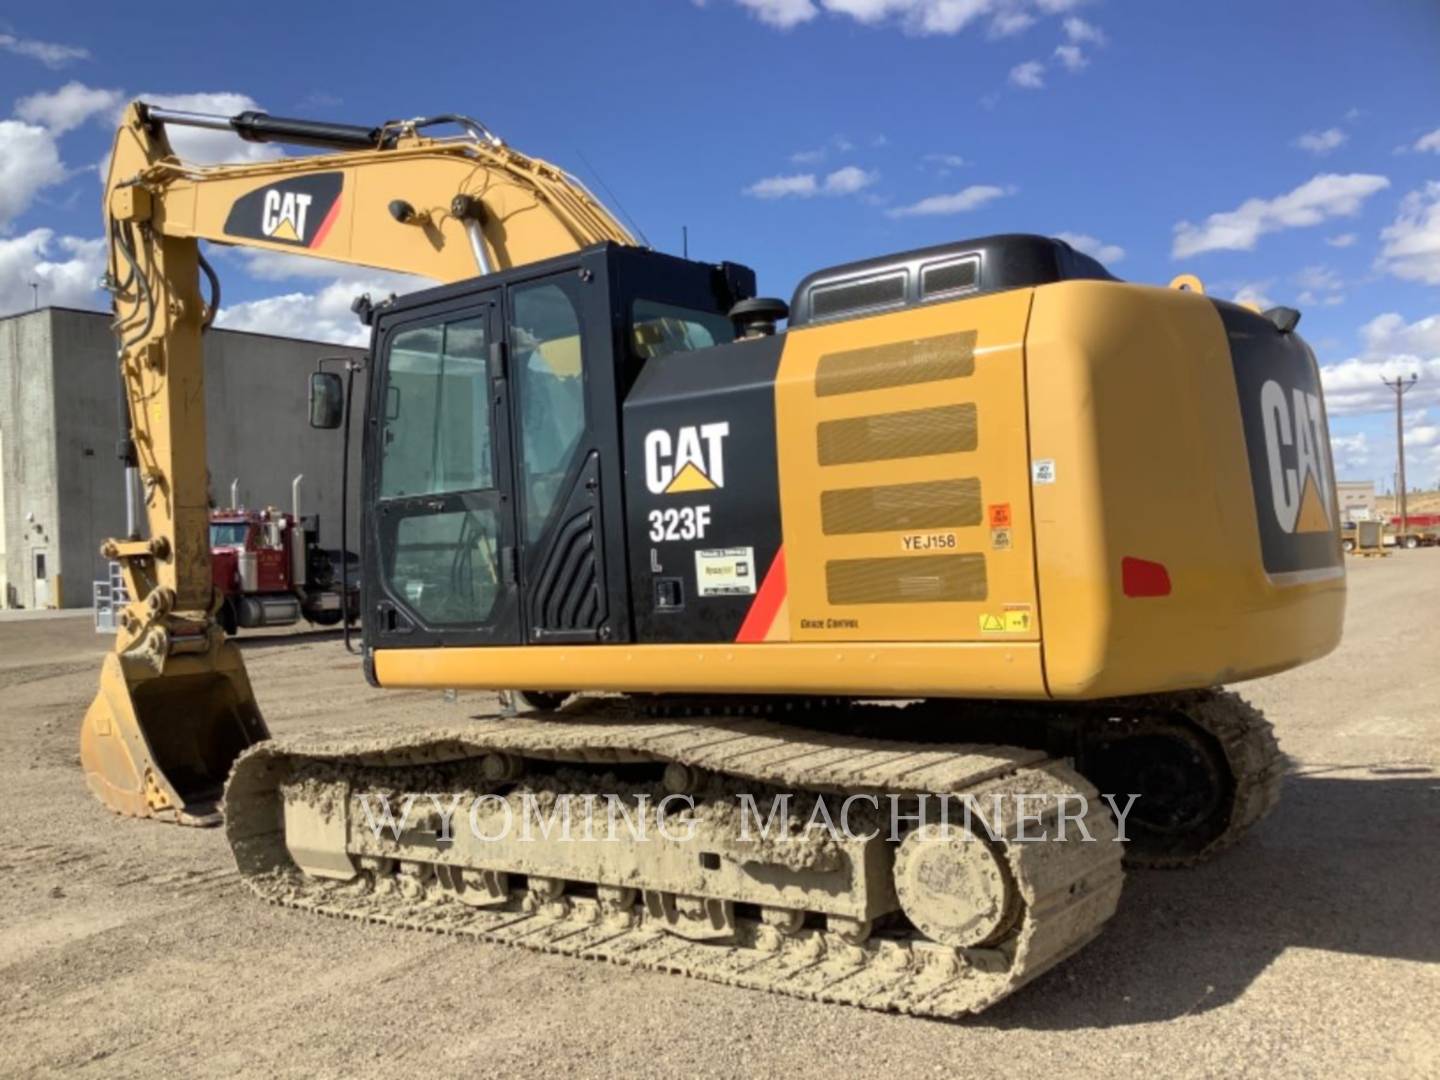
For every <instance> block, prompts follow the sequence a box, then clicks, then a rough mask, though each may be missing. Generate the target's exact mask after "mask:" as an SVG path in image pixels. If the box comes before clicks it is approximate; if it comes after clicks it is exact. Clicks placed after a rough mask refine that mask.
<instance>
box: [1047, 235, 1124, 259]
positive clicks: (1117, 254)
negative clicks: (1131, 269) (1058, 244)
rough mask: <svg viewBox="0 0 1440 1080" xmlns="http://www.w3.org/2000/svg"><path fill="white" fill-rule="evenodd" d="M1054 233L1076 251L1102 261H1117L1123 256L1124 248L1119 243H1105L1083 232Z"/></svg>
mask: <svg viewBox="0 0 1440 1080" xmlns="http://www.w3.org/2000/svg"><path fill="white" fill-rule="evenodd" d="M1055 235H1056V237H1058V238H1059V239H1061V240H1064V241H1065V243H1067V244H1069V245H1070V246H1071V247H1072V248H1074V249H1075V250H1076V251H1083V252H1084V253H1085V254H1086V255H1091V256H1094V257H1095V258H1097V259H1099V260H1100V261H1101V262H1102V263H1118V262H1119V261H1120V260H1121V259H1123V258H1125V249H1124V248H1123V247H1121V246H1120V245H1119V244H1106V243H1103V242H1101V241H1099V240H1096V239H1095V237H1093V236H1087V235H1086V234H1085V233H1073V232H1058V233H1056V234H1055Z"/></svg>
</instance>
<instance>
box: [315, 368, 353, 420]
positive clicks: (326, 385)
mask: <svg viewBox="0 0 1440 1080" xmlns="http://www.w3.org/2000/svg"><path fill="white" fill-rule="evenodd" d="M344 418H345V386H344V383H342V382H341V381H340V376H339V375H337V374H335V372H333V371H314V372H311V374H310V426H311V427H312V428H323V429H324V430H326V431H333V430H335V429H336V428H338V427H339V426H340V421H341V420H343V419H344Z"/></svg>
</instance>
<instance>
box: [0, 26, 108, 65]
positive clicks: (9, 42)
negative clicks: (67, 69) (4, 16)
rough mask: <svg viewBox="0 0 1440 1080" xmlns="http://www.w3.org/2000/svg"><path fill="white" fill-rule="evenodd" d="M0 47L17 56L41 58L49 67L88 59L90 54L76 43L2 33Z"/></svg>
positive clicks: (33, 58) (32, 58) (41, 61)
mask: <svg viewBox="0 0 1440 1080" xmlns="http://www.w3.org/2000/svg"><path fill="white" fill-rule="evenodd" d="M0 49H3V50H4V51H5V52H8V53H14V54H15V55H16V56H25V57H29V58H30V59H31V60H39V61H40V63H42V64H44V65H45V66H46V67H48V68H58V67H64V66H65V65H66V64H68V63H70V61H72V60H86V59H88V58H89V56H90V52H89V50H87V49H81V48H78V47H77V46H74V45H56V44H54V43H53V42H49V41H32V40H30V39H28V38H17V37H16V36H15V35H14V34H0Z"/></svg>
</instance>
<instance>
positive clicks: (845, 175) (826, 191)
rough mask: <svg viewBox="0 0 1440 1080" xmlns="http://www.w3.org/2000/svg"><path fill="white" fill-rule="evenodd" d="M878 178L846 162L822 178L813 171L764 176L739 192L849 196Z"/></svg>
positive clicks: (767, 196) (781, 196)
mask: <svg viewBox="0 0 1440 1080" xmlns="http://www.w3.org/2000/svg"><path fill="white" fill-rule="evenodd" d="M879 178H880V174H879V173H875V172H866V171H865V170H864V169H861V168H859V167H858V166H855V165H846V166H845V167H843V168H840V169H836V170H835V171H834V172H832V173H830V174H828V175H827V176H826V177H825V178H824V179H823V180H822V179H817V178H816V176H815V174H814V173H796V174H794V175H792V176H767V177H765V179H763V180H757V181H755V183H753V184H751V185H750V186H749V187H747V188H745V189H744V190H743V191H742V192H741V194H743V195H749V196H751V197H752V198H755V199H785V198H791V197H794V198H800V199H808V198H810V197H811V196H812V195H853V194H855V193H856V192H857V191H860V190H861V189H863V188H867V187H869V186H870V185H871V184H873V183H874V182H875V181H876V180H878V179H879Z"/></svg>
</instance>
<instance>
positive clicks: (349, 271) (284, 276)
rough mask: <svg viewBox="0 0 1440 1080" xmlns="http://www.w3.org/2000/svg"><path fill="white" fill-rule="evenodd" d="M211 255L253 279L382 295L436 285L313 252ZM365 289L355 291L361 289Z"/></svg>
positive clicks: (226, 251)
mask: <svg viewBox="0 0 1440 1080" xmlns="http://www.w3.org/2000/svg"><path fill="white" fill-rule="evenodd" d="M213 254H215V255H216V256H217V257H218V258H220V259H222V260H225V261H238V262H239V263H240V265H241V266H243V268H244V271H245V273H246V275H247V276H249V277H251V278H253V279H255V280H256V281H297V280H307V279H308V280H315V279H328V280H329V281H330V282H347V283H350V284H355V285H363V286H365V289H370V291H371V292H372V293H383V294H384V295H386V296H388V295H389V294H390V293H396V294H398V295H401V296H404V295H405V294H406V293H412V292H415V291H417V290H419V289H428V288H430V287H431V286H433V285H438V284H439V282H438V281H437V280H436V279H434V278H428V277H424V276H422V275H420V274H397V273H394V272H392V271H387V270H375V269H372V268H371V267H368V266H352V265H351V264H349V263H342V262H335V261H334V260H333V259H320V258H316V257H315V256H314V255H292V254H290V253H288V252H284V251H256V250H254V249H251V248H225V247H221V248H216V249H215V250H214V252H213ZM377 282H378V283H379V285H378V286H377ZM372 286H376V287H375V288H372ZM365 289H360V290H359V291H360V292H364V291H365Z"/></svg>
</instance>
